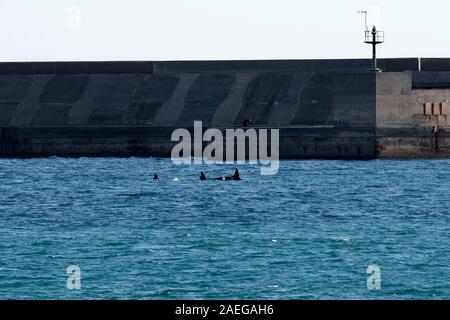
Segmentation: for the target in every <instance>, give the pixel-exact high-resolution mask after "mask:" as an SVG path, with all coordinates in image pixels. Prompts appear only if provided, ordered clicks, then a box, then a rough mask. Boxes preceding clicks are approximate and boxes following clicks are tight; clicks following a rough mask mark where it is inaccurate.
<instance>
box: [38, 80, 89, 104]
mask: <svg viewBox="0 0 450 320" xmlns="http://www.w3.org/2000/svg"><path fill="white" fill-rule="evenodd" d="M88 82H89V76H88V75H55V76H53V77H52V78H51V79H50V80H49V82H48V83H47V85H46V86H45V88H44V90H43V91H42V93H41V97H40V99H39V100H40V102H41V103H75V102H77V101H78V100H79V99H80V98H81V96H82V94H83V92H84V90H85V89H86V87H87V85H88Z"/></svg>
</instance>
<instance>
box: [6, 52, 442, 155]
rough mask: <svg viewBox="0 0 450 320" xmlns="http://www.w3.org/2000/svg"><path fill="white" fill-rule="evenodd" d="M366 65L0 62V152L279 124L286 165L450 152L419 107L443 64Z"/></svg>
mask: <svg viewBox="0 0 450 320" xmlns="http://www.w3.org/2000/svg"><path fill="white" fill-rule="evenodd" d="M370 63H371V62H370V60H285V61H283V60H281V61H202V62H198V61H197V62H196V61H191V62H181V61H180V62H105V63H103V62H101V63H99V62H77V63H0V156H4V157H34V156H53V155H58V156H131V155H133V156H169V155H170V152H171V149H172V147H173V145H174V143H173V142H171V141H170V137H171V133H172V131H173V130H174V129H176V128H188V129H190V130H192V126H193V123H194V121H199V120H201V121H203V125H204V127H205V129H206V128H208V127H217V128H219V129H225V128H239V127H243V126H244V122H245V121H246V120H247V119H251V120H252V124H251V127H255V128H279V129H280V156H281V157H282V158H324V159H332V158H342V159H372V158H376V157H388V158H413V157H414V158H417V157H447V156H449V155H450V154H449V150H450V148H449V145H448V144H449V143H450V142H449V139H448V134H447V132H449V130H448V122H447V117H446V116H444V115H432V116H427V115H425V114H424V106H425V104H427V103H438V104H441V103H446V102H448V100H449V99H450V85H449V84H450V72H446V71H447V70H450V60H448V59H416V58H411V59H386V60H381V61H380V66H381V67H382V68H384V71H387V72H384V73H381V74H371V73H368V72H367V69H368V68H369V67H370ZM419 69H420V70H422V71H421V72H419ZM437 69H438V70H437ZM427 70H430V71H427ZM436 127H437V128H438V133H436V132H434V131H436V130H435V128H436Z"/></svg>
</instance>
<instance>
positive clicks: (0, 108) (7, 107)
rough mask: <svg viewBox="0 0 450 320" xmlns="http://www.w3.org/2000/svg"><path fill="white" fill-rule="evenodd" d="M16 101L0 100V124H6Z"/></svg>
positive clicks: (14, 108)
mask: <svg viewBox="0 0 450 320" xmlns="http://www.w3.org/2000/svg"><path fill="white" fill-rule="evenodd" d="M17 105H18V103H17V102H0V126H7V125H8V124H9V121H10V120H11V116H12V115H13V113H14V111H15V110H16V108H17Z"/></svg>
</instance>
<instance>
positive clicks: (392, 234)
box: [0, 158, 450, 299]
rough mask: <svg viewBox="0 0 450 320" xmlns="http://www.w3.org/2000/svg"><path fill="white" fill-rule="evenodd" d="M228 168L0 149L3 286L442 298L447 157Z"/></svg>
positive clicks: (65, 295)
mask: <svg viewBox="0 0 450 320" xmlns="http://www.w3.org/2000/svg"><path fill="white" fill-rule="evenodd" d="M235 167H236V166H232V165H214V166H206V165H200V166H187V165H185V166H175V165H174V164H172V162H171V161H170V159H155V158H79V159H63V158H47V159H2V160H0V298H2V299H449V298H450V266H449V265H450V223H449V222H450V202H449V200H450V197H449V192H450V170H449V169H450V161H382V160H375V161H359V162H358V161H281V162H280V170H279V173H278V174H277V175H274V176H261V175H260V168H259V167H258V166H253V165H248V164H247V165H239V166H237V168H239V171H240V174H241V177H242V179H243V180H242V181H230V182H224V181H212V180H211V181H206V182H201V181H199V178H198V175H199V172H200V171H204V172H205V173H206V175H207V176H208V177H211V178H212V177H216V176H223V175H231V174H233V171H234V168H235ZM154 173H157V174H158V175H159V177H160V180H159V181H154V180H153V174H154ZM69 266H77V267H79V270H80V273H79V274H77V276H78V278H79V279H78V280H79V284H80V288H79V289H73V287H72V288H71V287H70V286H69V282H70V281H68V280H70V277H71V276H72V275H71V274H70V273H69V274H68V273H67V268H68V267H69ZM371 266H372V267H371ZM373 266H375V267H377V268H378V270H379V272H378V274H377V275H376V276H377V279H378V280H377V281H378V282H377V284H378V286H375V287H374V286H373V285H372V286H371V285H370V283H371V281H372V280H371V279H372V278H371V277H372V276H374V275H373V274H372V273H371V270H374V269H373ZM368 268H369V270H368ZM368 271H369V273H368Z"/></svg>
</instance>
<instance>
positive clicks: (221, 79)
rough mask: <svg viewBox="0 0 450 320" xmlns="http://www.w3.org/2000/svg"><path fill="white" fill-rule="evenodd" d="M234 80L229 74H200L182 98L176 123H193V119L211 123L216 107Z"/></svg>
mask: <svg viewBox="0 0 450 320" xmlns="http://www.w3.org/2000/svg"><path fill="white" fill-rule="evenodd" d="M235 81H236V79H235V76H234V75H231V74H202V75H200V76H199V77H198V78H197V79H196V80H195V81H194V83H193V84H192V85H191V87H190V89H189V91H188V93H187V95H186V98H185V100H184V108H183V111H182V112H181V115H180V117H179V118H178V120H177V124H178V125H193V123H194V121H197V120H198V121H203V124H204V125H207V124H209V123H211V120H212V118H213V117H214V114H215V113H216V110H217V107H218V106H219V105H220V104H221V103H222V102H223V101H224V100H225V99H226V98H227V97H228V95H229V94H230V92H231V88H232V86H233V84H234V82H235Z"/></svg>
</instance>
